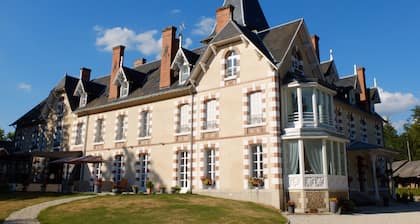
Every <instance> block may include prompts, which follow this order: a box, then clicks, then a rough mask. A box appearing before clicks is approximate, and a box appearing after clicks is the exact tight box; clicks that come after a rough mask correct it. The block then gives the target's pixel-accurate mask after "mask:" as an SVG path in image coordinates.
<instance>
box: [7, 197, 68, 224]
mask: <svg viewBox="0 0 420 224" xmlns="http://www.w3.org/2000/svg"><path fill="white" fill-rule="evenodd" d="M71 196H73V195H69V194H58V193H35V192H9V193H0V223H2V222H3V221H4V220H5V219H6V218H7V217H8V216H9V215H10V214H11V213H12V212H15V211H18V210H20V209H22V208H25V207H28V206H31V205H35V204H39V203H42V202H46V201H52V200H56V199H62V198H66V197H71Z"/></svg>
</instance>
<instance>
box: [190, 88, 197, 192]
mask: <svg viewBox="0 0 420 224" xmlns="http://www.w3.org/2000/svg"><path fill="white" fill-rule="evenodd" d="M191 85H192V88H191V89H190V94H191V133H190V149H191V152H190V190H189V191H190V194H192V193H193V165H194V164H193V158H194V157H193V151H194V96H195V94H197V91H196V86H195V83H194V82H191Z"/></svg>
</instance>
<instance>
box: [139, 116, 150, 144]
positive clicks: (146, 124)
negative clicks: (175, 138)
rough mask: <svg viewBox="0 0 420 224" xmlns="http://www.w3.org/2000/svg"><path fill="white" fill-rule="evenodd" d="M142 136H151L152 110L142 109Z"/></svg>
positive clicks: (140, 135)
mask: <svg viewBox="0 0 420 224" xmlns="http://www.w3.org/2000/svg"><path fill="white" fill-rule="evenodd" d="M140 122H141V123H140V134H139V137H140V138H144V137H148V136H150V112H149V111H142V112H141V114H140Z"/></svg>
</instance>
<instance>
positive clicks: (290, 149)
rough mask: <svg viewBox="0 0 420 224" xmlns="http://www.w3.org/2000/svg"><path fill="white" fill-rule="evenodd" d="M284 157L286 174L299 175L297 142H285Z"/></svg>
mask: <svg viewBox="0 0 420 224" xmlns="http://www.w3.org/2000/svg"><path fill="white" fill-rule="evenodd" d="M285 156H286V157H285V158H286V161H287V168H288V170H287V173H288V174H291V175H294V174H300V168H299V142H298V141H289V142H286V152H285Z"/></svg>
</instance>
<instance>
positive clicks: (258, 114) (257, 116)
mask: <svg viewBox="0 0 420 224" xmlns="http://www.w3.org/2000/svg"><path fill="white" fill-rule="evenodd" d="M248 107H249V117H248V124H249V125H257V124H262V123H263V103H262V92H261V91H257V92H252V93H250V94H248Z"/></svg>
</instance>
